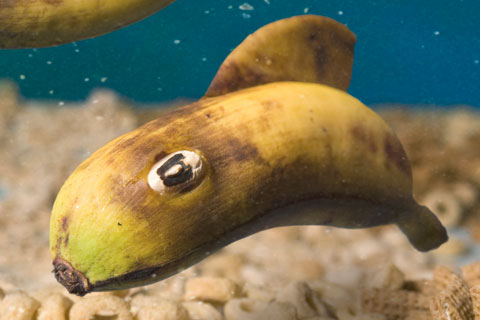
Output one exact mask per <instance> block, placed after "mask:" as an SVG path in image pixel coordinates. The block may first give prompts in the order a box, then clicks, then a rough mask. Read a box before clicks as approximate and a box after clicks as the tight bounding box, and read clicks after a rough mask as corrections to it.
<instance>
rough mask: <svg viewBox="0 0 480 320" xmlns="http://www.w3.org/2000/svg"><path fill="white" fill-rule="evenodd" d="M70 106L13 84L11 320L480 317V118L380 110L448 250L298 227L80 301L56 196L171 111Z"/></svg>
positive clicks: (8, 221) (7, 221)
mask: <svg viewBox="0 0 480 320" xmlns="http://www.w3.org/2000/svg"><path fill="white" fill-rule="evenodd" d="M182 103H183V102H178V103H176V104H175V105H178V104H182ZM56 104H58V102H56V103H55V105H54V103H37V102H31V101H22V99H21V98H19V96H18V94H17V91H16V88H15V86H12V85H11V84H9V83H0V146H1V150H2V152H1V153H0V288H1V289H0V320H4V319H9V320H10V319H11V320H17V319H19V320H23V319H38V320H47V319H49V320H50V319H51V320H57V319H58V320H67V319H70V320H80V319H82V320H86V319H97V320H100V319H102V320H106V319H118V320H123V319H132V320H133V319H136V320H153V319H159V320H162V319H169V320H176V319H185V320H188V319H191V320H195V319H197V320H203V319H205V320H207V319H213V320H216V319H219V320H220V319H227V320H237V319H238V320H240V319H247V320H249V319H259V320H260V319H275V320H276V319H278V320H283V319H285V320H287V319H288V320H290V319H292V320H293V319H298V320H303V319H305V320H306V319H309V320H314V319H315V320H328V319H330V320H334V319H339V320H367V319H368V320H389V319H392V320H400V319H409V320H414V319H419V320H420V319H435V320H436V319H445V320H447V319H480V312H479V310H480V263H476V261H478V260H480V251H479V250H478V249H477V244H476V243H475V241H480V214H479V213H480V197H479V193H480V148H478V146H479V145H480V114H478V113H477V112H475V111H473V110H471V109H468V108H466V107H461V108H460V107H455V108H449V109H443V110H441V109H429V110H426V109H421V110H420V109H416V110H413V109H405V108H403V107H400V106H393V107H392V106H390V107H388V106H384V107H383V108H381V109H380V110H379V111H380V113H381V115H382V116H383V117H384V118H385V119H386V121H387V122H388V123H389V124H390V125H391V126H392V127H393V128H394V130H395V131H396V132H397V134H398V136H399V138H400V140H401V141H402V143H403V144H404V146H405V149H406V151H407V153H408V155H409V158H410V160H411V162H412V165H413V172H414V184H415V195H416V197H417V199H418V200H419V202H420V203H424V204H426V205H428V206H429V207H430V208H431V209H432V210H434V211H435V212H436V213H437V214H438V215H439V216H440V218H441V219H442V221H443V222H444V223H445V224H446V225H447V226H449V228H450V238H451V240H450V241H449V242H448V243H447V244H445V245H443V246H442V247H441V248H440V249H438V250H435V251H434V252H431V253H428V254H422V253H419V252H417V251H415V250H414V249H413V248H412V247H411V246H410V244H409V243H408V241H407V240H406V239H405V237H404V236H403V234H401V232H400V231H399V230H398V229H397V228H396V227H394V226H385V227H378V228H372V229H361V230H346V229H337V228H330V227H322V226H306V227H284V228H277V229H272V230H268V231H264V232H261V233H258V234H255V235H253V236H251V237H248V238H246V239H243V240H240V241H237V242H236V243H233V244H232V245H230V246H228V247H226V248H224V249H222V250H221V251H219V252H218V253H216V254H214V255H212V256H211V257H209V258H207V259H206V260H204V261H202V262H201V263H199V264H197V265H195V266H194V267H192V268H189V269H188V270H185V271H184V272H182V273H180V274H178V275H176V276H173V277H171V278H169V279H166V280H164V281H161V282H158V283H156V284H154V285H150V286H147V287H142V288H135V289H130V290H123V291H116V292H108V293H91V294H88V295H87V296H85V297H81V298H80V297H77V296H72V295H69V294H68V293H67V292H66V291H65V289H64V288H63V287H62V286H61V285H59V284H57V283H56V282H55V279H54V277H53V275H52V273H51V270H52V265H51V258H50V256H49V252H48V223H49V214H50V208H51V205H52V201H53V199H54V197H55V194H56V192H57V191H58V189H59V188H60V186H61V184H62V183H63V181H64V179H65V178H66V176H67V175H68V174H69V173H70V172H71V171H72V170H73V169H74V168H75V167H76V166H77V165H78V164H79V163H80V162H81V161H82V160H83V159H85V158H86V157H88V156H89V155H90V154H91V153H92V152H93V151H95V150H96V149H97V148H99V147H100V146H102V145H103V144H105V143H106V142H108V141H109V140H111V139H113V138H115V137H116V136H118V135H120V134H122V133H125V132H128V131H130V130H132V129H134V128H135V127H137V126H138V125H140V124H142V123H144V122H145V121H147V120H149V119H153V118H154V117H156V116H157V115H158V114H159V113H161V112H162V111H160V110H159V109H158V107H160V106H149V108H148V109H146V108H133V106H132V103H129V102H127V101H123V100H122V99H121V98H120V97H118V96H117V95H116V94H114V93H112V92H109V91H97V92H94V93H92V95H91V97H90V98H89V99H88V100H87V101H86V102H85V103H79V104H65V105H64V106H61V107H59V106H57V105H56ZM62 104H63V103H62ZM467 230H468V232H467ZM458 267H461V272H460V271H458V272H455V270H457V268H458Z"/></svg>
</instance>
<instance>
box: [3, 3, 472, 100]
mask: <svg viewBox="0 0 480 320" xmlns="http://www.w3.org/2000/svg"><path fill="white" fill-rule="evenodd" d="M243 3H248V4H250V5H251V6H253V8H254V9H253V10H251V11H245V10H241V9H240V8H239V6H240V5H242V4H243ZM304 12H308V13H309V14H320V15H326V16H329V17H332V18H334V19H336V20H338V21H340V22H342V23H345V24H347V25H348V26H349V27H350V29H351V30H352V31H354V32H355V33H356V35H357V37H358V42H357V46H356V53H355V65H354V73H353V79H352V84H351V88H350V93H352V94H353V95H354V96H356V97H358V98H359V99H361V100H362V101H364V102H365V103H367V104H375V103H382V102H399V103H421V104H436V105H449V104H469V105H473V106H476V107H480V19H479V16H480V13H479V12H480V1H479V0H463V1H462V0H440V1H428V0H424V1H420V0H418V1H414V0H410V1H408V0H383V1H380V0H378V1H373V0H368V1H367V0H364V1H358V0H335V1H319V0H296V1H291V0H269V1H265V0H246V1H237V0H202V1H199V0H177V2H175V3H174V4H172V5H170V6H169V7H167V8H166V9H164V10H162V11H160V12H159V13H157V14H155V15H154V16H152V17H150V18H148V19H146V20H144V21H141V22H139V23H137V24H135V25H132V26H130V27H127V28H125V29H122V30H119V31H117V32H114V33H111V34H108V35H105V36H102V37H98V38H96V39H91V40H85V41H79V42H77V43H74V44H67V45H63V46H60V47H56V48H46V49H36V50H31V49H26V50H6V51H0V78H11V79H14V80H15V81H16V82H18V84H19V86H20V89H21V92H22V94H23V95H24V96H25V97H27V98H46V99H60V100H80V99H84V98H85V97H86V96H87V95H88V94H89V92H90V91H91V90H92V89H93V88H95V87H99V86H100V87H108V88H112V89H114V90H116V91H118V92H119V93H120V94H122V95H124V96H126V97H129V98H131V99H133V100H135V101H138V102H152V101H155V102H157V101H167V100H171V99H174V98H177V97H190V98H198V97H201V96H202V94H203V92H204V91H205V90H206V88H207V87H208V85H209V83H210V80H211V79H212V78H213V76H214V75H215V72H216V71H217V68H218V66H219V65H220V63H221V62H222V60H223V58H224V57H225V56H226V55H227V54H228V53H229V52H230V50H231V49H233V48H234V47H235V46H236V45H237V44H238V43H240V42H241V41H242V40H243V39H244V38H245V36H247V35H248V34H249V33H251V32H253V31H255V30H256V29H257V28H259V27H261V26H262V25H264V24H267V23H269V22H272V21H274V20H277V19H281V18H285V17H289V16H293V15H298V14H303V13H304Z"/></svg>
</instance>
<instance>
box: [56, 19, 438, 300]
mask: <svg viewBox="0 0 480 320" xmlns="http://www.w3.org/2000/svg"><path fill="white" fill-rule="evenodd" d="M269 39H270V40H269ZM354 43H355V36H354V35H353V34H352V33H351V32H350V31H348V29H346V27H345V26H343V25H341V24H339V23H337V22H334V21H333V20H331V19H328V18H323V17H319V16H299V17H293V18H289V19H285V20H280V21H277V22H274V23H272V24H270V25H267V26H266V27H264V28H262V29H260V30H259V31H257V32H256V33H254V34H253V35H251V36H250V37H248V38H247V39H246V40H245V41H244V42H243V43H242V44H240V46H239V47H238V48H237V49H235V50H234V51H233V52H232V53H231V55H230V56H229V57H227V59H226V60H225V63H224V64H223V65H222V66H221V67H220V69H219V72H218V73H217V76H216V77H215V79H214V81H213V82H212V85H211V86H210V88H209V90H208V92H207V96H208V97H205V98H203V99H201V100H199V101H198V102H196V103H193V104H191V105H188V106H185V107H182V108H179V109H177V110H174V111H171V112H169V113H167V114H164V115H163V116H162V117H160V118H158V119H157V120H154V121H152V122H149V123H147V124H145V125H144V126H142V127H140V128H138V129H137V130H134V131H132V132H130V133H127V134H125V135H123V136H121V137H119V138H117V139H115V140H113V141H112V142H110V143H108V144H107V145H105V146H104V147H102V148H100V149H99V150H98V151H96V152H95V153H94V154H93V155H92V156H91V157H90V158H88V159H87V160H85V161H84V162H83V163H82V164H80V165H79V167H78V168H77V169H76V170H75V171H74V172H73V173H72V174H71V176H70V177H69V178H68V179H67V180H66V182H65V184H64V185H63V187H62V188H61V190H60V192H59V194H58V196H57V198H56V200H55V203H54V207H53V211H52V216H51V224H50V251H51V255H52V258H53V264H54V272H55V276H56V278H57V280H58V281H59V282H60V283H62V284H63V285H64V286H65V287H66V288H67V289H68V291H69V292H70V293H74V294H77V295H84V294H86V293H88V292H91V291H105V290H116V289H124V288H130V287H134V286H140V285H146V284H149V283H153V282H156V281H159V280H161V279H164V278H166V277H168V276H170V275H173V274H175V273H177V272H179V271H181V270H183V269H185V268H187V267H189V266H191V265H192V264H195V263H197V262H198V261H200V260H202V259H204V258H205V257H207V256H208V255H209V254H211V253H212V252H214V251H215V250H218V249H220V248H222V247H224V246H225V245H227V244H229V243H231V242H233V241H236V240H238V239H240V238H242V237H245V236H248V235H250V234H252V233H255V232H258V231H261V230H265V229H268V228H273V227H278V226H287V225H308V224H318V225H329V226H336V227H343V228H365V227H372V226H377V225H383V224H390V223H395V224H397V225H398V226H399V227H400V229H401V230H402V231H403V232H404V233H405V234H406V236H407V237H408V239H409V240H410V241H411V243H412V244H413V246H415V247H416V248H417V249H418V250H421V251H426V250H430V249H433V248H436V247H438V246H439V245H440V244H442V243H443V242H445V241H446V240H447V234H446V231H445V229H444V228H443V226H442V225H441V223H440V222H439V221H438V219H437V218H436V217H435V216H434V215H433V213H431V212H430V211H429V210H428V209H427V208H425V207H423V206H420V205H419V204H417V203H416V202H415V200H414V199H413V197H412V174H411V170H410V164H409V162H408V159H407V156H406V154H405V152H404V150H403V148H402V145H401V143H400V142H399V140H398V139H397V138H396V136H395V134H394V133H393V132H392V130H391V129H390V128H389V127H388V125H387V124H386V123H385V122H384V121H383V120H382V119H381V118H380V117H379V116H378V115H377V114H376V113H375V112H373V111H372V110H371V109H369V108H368V107H366V106H365V105H363V104H362V103H361V102H360V101H359V100H357V99H356V98H354V97H352V96H350V95H349V94H348V93H346V92H345V91H344V90H345V89H346V87H347V86H348V82H349V81H350V74H351V66H352V63H351V62H352V61H353V60H352V59H353V45H354ZM275 48H278V50H276V49H275ZM267 52H271V53H272V54H271V55H269V54H267ZM289 57H290V59H289ZM257 59H258V60H257ZM335 61H337V62H338V63H337V62H335ZM341 61H343V63H342V62H341ZM290 63H293V64H296V65H297V66H299V67H298V68H295V67H294V66H292V65H290ZM302 68H303V69H305V72H302V70H301V69H302ZM335 70H337V74H336V73H335V72H334V71H335ZM235 73H241V74H242V75H248V74H255V75H254V76H251V77H238V76H237V75H236V74H235ZM302 77H308V79H311V81H308V82H307V81H303V82H302V79H300V78H302ZM277 79H278V80H281V81H276V80H277ZM287 80H289V81H287Z"/></svg>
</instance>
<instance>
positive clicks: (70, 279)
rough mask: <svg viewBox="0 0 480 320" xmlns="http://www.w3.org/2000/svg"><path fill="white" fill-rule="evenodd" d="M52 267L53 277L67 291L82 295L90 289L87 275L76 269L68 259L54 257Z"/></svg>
mask: <svg viewBox="0 0 480 320" xmlns="http://www.w3.org/2000/svg"><path fill="white" fill-rule="evenodd" d="M53 267H54V269H53V273H55V278H56V279H57V281H58V282H60V283H61V284H62V285H63V286H64V287H65V288H67V290H68V292H70V293H72V294H76V295H77V296H84V295H86V294H87V293H89V292H90V291H91V290H92V288H91V286H90V283H89V282H88V279H87V277H85V276H84V275H83V273H81V272H80V271H77V270H76V269H75V268H74V267H73V266H72V265H71V264H70V263H69V262H68V261H65V260H63V259H60V258H55V260H53Z"/></svg>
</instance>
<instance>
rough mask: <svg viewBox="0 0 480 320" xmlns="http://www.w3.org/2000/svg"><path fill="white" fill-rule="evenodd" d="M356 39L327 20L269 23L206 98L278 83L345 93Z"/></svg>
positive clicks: (226, 66) (230, 61)
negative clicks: (311, 85) (324, 87)
mask: <svg viewBox="0 0 480 320" xmlns="http://www.w3.org/2000/svg"><path fill="white" fill-rule="evenodd" d="M355 42H356V37H355V35H354V34H353V33H352V32H351V31H350V30H349V29H348V28H347V27H346V26H345V25H343V24H341V23H338V22H336V21H335V20H332V19H330V18H327V17H321V16H314V15H302V16H295V17H292V18H288V19H283V20H279V21H276V22H273V23H270V24H268V25H266V26H264V27H262V28H260V29H259V30H257V31H256V32H254V33H253V34H251V35H250V36H248V37H247V38H246V39H245V40H244V41H243V42H242V43H241V44H240V45H239V46H238V47H237V48H235V50H234V51H233V52H232V53H231V54H230V55H229V56H228V57H227V58H226V59H225V61H224V62H223V64H222V65H221V66H220V69H219V70H218V72H217V74H216V76H215V78H214V79H213V81H212V83H211V84H210V87H209V88H208V90H207V92H206V94H205V97H214V96H220V95H223V94H226V93H228V92H233V91H237V90H240V89H244V88H249V87H254V86H258V85H261V84H266V83H270V82H277V81H301V82H311V83H320V84H325V85H328V86H331V87H334V88H338V89H341V90H344V91H346V90H347V88H348V86H349V84H350V78H351V75H352V66H353V48H354V45H355Z"/></svg>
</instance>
